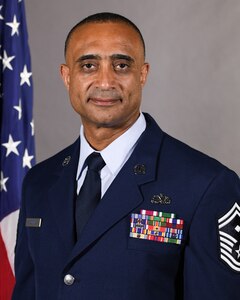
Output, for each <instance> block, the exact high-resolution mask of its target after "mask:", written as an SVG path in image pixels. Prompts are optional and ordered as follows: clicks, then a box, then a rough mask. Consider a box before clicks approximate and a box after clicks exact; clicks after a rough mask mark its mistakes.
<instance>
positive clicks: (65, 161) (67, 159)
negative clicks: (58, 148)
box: [62, 156, 71, 167]
mask: <svg viewBox="0 0 240 300" xmlns="http://www.w3.org/2000/svg"><path fill="white" fill-rule="evenodd" d="M70 160H71V156H67V157H65V158H64V161H63V162H62V166H63V167H65V166H66V165H68V164H69V162H70Z"/></svg>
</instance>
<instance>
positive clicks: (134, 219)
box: [130, 209, 184, 245]
mask: <svg viewBox="0 0 240 300" xmlns="http://www.w3.org/2000/svg"><path fill="white" fill-rule="evenodd" d="M183 223H184V222H183V220H182V219H177V218H176V215H175V214H173V213H165V212H159V211H152V210H144V209H142V210H141V211H140V214H136V213H133V214H131V223H130V237H132V238H137V239H144V240H150V241H155V242H162V243H173V244H178V245H180V244H181V243H182V240H183Z"/></svg>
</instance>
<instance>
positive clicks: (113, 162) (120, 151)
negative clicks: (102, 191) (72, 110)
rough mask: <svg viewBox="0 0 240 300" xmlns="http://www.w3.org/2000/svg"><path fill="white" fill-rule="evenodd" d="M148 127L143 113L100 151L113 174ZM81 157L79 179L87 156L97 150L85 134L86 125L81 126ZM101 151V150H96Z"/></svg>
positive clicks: (117, 170)
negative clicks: (89, 142)
mask: <svg viewBox="0 0 240 300" xmlns="http://www.w3.org/2000/svg"><path fill="white" fill-rule="evenodd" d="M145 129H146V120H145V117H144V115H143V114H142V113H140V116H139V117H138V119H137V120H136V122H135V123H134V124H133V125H132V126H131V127H130V128H129V129H128V130H127V131H125V132H124V133H123V134H122V135H120V136H119V137H118V138H117V139H116V140H114V141H113V142H112V143H111V144H110V145H108V146H107V147H106V148H105V149H103V150H102V151H100V153H101V155H102V158H103V159H104V161H105V163H106V166H105V167H104V168H106V167H107V168H108V169H109V170H110V172H111V173H112V174H113V175H116V174H117V173H118V172H119V170H120V169H121V168H122V166H123V164H124V163H125V162H126V160H127V159H128V158H129V156H130V155H131V154H132V151H133V150H134V148H135V145H136V142H137V140H138V139H139V137H140V135H141V134H142V133H143V131H144V130H145ZM80 141H81V142H80V157H79V162H78V170H77V179H78V178H79V176H80V174H81V171H82V168H83V165H84V162H85V160H86V158H87V157H88V156H89V155H90V154H91V153H92V152H94V151H95V150H94V149H93V148H92V147H91V146H90V145H89V144H88V142H87V140H86V138H85V136H84V127H83V126H82V125H81V127H80ZM96 152H99V151H96Z"/></svg>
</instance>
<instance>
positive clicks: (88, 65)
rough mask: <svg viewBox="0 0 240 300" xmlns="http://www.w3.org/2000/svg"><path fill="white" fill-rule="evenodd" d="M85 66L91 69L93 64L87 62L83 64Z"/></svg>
mask: <svg viewBox="0 0 240 300" xmlns="http://www.w3.org/2000/svg"><path fill="white" fill-rule="evenodd" d="M83 68H85V69H91V68H93V64H90V63H88V64H85V65H83Z"/></svg>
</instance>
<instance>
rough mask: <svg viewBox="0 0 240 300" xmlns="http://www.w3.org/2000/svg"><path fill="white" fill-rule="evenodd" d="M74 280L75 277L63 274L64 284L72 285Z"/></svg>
mask: <svg viewBox="0 0 240 300" xmlns="http://www.w3.org/2000/svg"><path fill="white" fill-rule="evenodd" d="M74 281H75V278H74V277H73V276H72V275H70V274H67V275H65V276H64V283H65V284H66V285H72V284H73V283H74Z"/></svg>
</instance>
